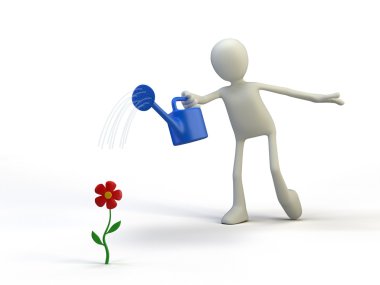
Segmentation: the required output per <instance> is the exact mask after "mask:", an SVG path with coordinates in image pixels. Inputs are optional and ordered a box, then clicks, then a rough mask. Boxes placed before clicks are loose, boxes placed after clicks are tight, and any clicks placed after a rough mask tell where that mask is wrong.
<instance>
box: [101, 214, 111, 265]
mask: <svg viewBox="0 0 380 285" xmlns="http://www.w3.org/2000/svg"><path fill="white" fill-rule="evenodd" d="M109 211H110V212H109V213H110V216H109V219H108V225H107V228H106V230H105V231H104V234H103V245H104V248H105V250H106V261H105V264H108V263H109V261H110V251H109V250H108V246H107V242H106V234H107V232H108V229H109V227H110V224H111V210H109Z"/></svg>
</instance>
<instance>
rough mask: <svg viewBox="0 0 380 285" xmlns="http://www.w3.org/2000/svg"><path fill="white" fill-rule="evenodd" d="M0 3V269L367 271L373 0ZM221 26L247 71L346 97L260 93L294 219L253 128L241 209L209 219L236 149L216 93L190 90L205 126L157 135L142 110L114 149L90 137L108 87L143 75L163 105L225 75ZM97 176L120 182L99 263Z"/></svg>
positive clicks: (245, 274) (372, 200) (129, 277)
mask: <svg viewBox="0 0 380 285" xmlns="http://www.w3.org/2000/svg"><path fill="white" fill-rule="evenodd" d="M0 3H1V4H0V41H1V43H0V98H1V101H0V134H1V137H0V138H1V139H0V203H1V205H0V219H1V220H0V250H1V252H0V253H1V259H0V262H1V264H0V272H1V274H0V280H1V283H2V284H51V282H53V281H54V283H55V284H68V283H69V282H71V283H72V284H77V283H79V282H81V283H82V284H104V283H106V282H108V283H109V284H157V283H158V284H161V283H162V284H231V283H233V284H276V283H281V284H334V283H335V284H378V282H379V281H380V278H379V276H378V273H376V270H377V269H378V260H379V254H380V240H379V239H380V209H379V201H380V194H379V190H380V189H379V186H380V181H379V176H378V170H379V169H380V167H379V164H380V163H379V154H380V152H379V149H378V147H379V143H380V139H379V135H378V122H379V119H380V115H379V114H380V112H379V110H378V109H379V103H380V99H379V92H378V80H379V79H378V75H379V66H380V56H379V50H380V41H379V37H378V27H379V26H380V18H379V17H378V13H379V8H378V7H377V6H376V1H215V2H213V1H201V2H200V3H198V2H196V1H187V2H182V1H1V2H0ZM228 37H233V38H237V39H239V40H240V41H241V42H243V43H244V44H245V46H246V48H247V50H248V53H249V55H250V66H249V69H248V72H247V75H246V80H248V81H259V82H265V83H270V84H274V85H280V86H287V87H290V88H293V89H299V90H303V91H310V92H316V93H323V94H328V93H332V92H336V91H339V92H340V93H341V96H342V99H344V100H345V102H346V104H345V105H344V106H342V107H341V106H338V105H335V104H313V103H310V102H306V101H300V100H295V99H292V98H289V97H286V96H282V95H278V94H272V93H267V92H263V93H262V97H263V100H264V102H265V103H266V105H267V107H268V109H269V110H270V112H271V114H272V116H273V118H274V120H275V123H276V126H277V130H278V145H279V155H280V163H281V167H282V171H283V175H284V178H285V180H286V182H287V184H288V186H289V187H290V188H292V189H295V190H296V191H297V192H298V193H299V196H300V198H301V202H302V204H303V216H302V219H300V220H299V221H289V220H287V218H286V215H285V214H284V212H283V211H282V209H281V207H280V206H279V204H278V202H277V200H276V197H275V193H274V187H273V184H272V181H271V176H270V171H269V162H268V150H267V145H266V139H265V138H257V139H253V140H250V141H247V143H246V149H245V156H244V169H243V173H244V186H245V192H246V199H247V206H248V211H249V216H250V221H249V222H248V223H244V224H241V225H236V226H225V225H221V224H220V223H219V222H220V218H221V217H222V216H223V214H224V213H225V212H226V211H227V210H228V209H229V207H230V205H231V202H232V201H231V198H232V179H231V178H232V165H233V155H234V136H233V132H232V129H231V127H230V125H229V121H228V117H227V114H226V111H225V108H224V106H223V102H222V101H215V102H212V103H210V104H209V105H206V106H203V107H202V110H203V114H204V117H205V121H206V125H207V129H208V133H209V138H207V139H206V140H203V141H199V142H196V143H192V144H189V145H184V146H177V147H173V146H172V144H171V140H170V136H169V132H168V131H167V127H166V125H165V123H164V121H163V120H161V119H160V118H159V117H158V115H157V114H155V112H154V111H153V110H150V111H148V112H145V113H141V112H140V113H137V115H136V117H135V119H134V121H133V124H132V126H131V130H130V133H129V137H128V141H127V144H126V147H125V149H114V150H101V149H99V148H98V147H97V142H98V138H99V135H100V132H101V129H102V127H103V124H104V122H105V120H106V118H107V115H108V114H109V112H110V110H111V109H112V107H113V106H114V104H115V103H116V102H117V101H118V100H119V98H121V97H122V96H124V95H125V94H128V93H130V92H131V91H132V90H133V89H134V88H135V87H136V86H137V85H139V84H141V83H146V84H149V85H150V86H152V87H153V88H154V90H155V92H156V102H157V103H159V104H160V106H161V107H162V108H164V109H165V110H167V111H169V109H170V100H171V98H172V97H174V96H178V95H179V94H180V92H181V91H182V90H184V89H187V90H190V91H192V92H195V93H198V94H201V95H203V94H207V93H209V92H211V91H214V90H216V89H218V88H220V87H222V86H224V85H225V84H226V82H223V81H222V80H221V79H220V78H218V76H217V75H216V74H215V72H214V71H213V69H212V66H211V64H210V60H209V55H210V51H211V48H212V46H213V45H214V44H215V43H216V42H217V41H219V40H221V39H223V38H228ZM107 180H114V181H115V182H116V183H117V184H118V187H119V188H120V189H122V190H123V193H124V197H123V200H122V201H121V202H120V203H119V205H118V207H117V208H116V209H115V210H113V216H114V221H117V220H119V219H121V220H122V226H121V228H120V230H119V231H118V232H116V233H114V234H112V235H111V236H109V238H108V242H109V245H110V248H111V265H109V266H104V265H103V264H102V261H103V259H104V252H103V249H102V247H100V246H97V245H96V244H94V243H93V242H92V240H91V237H90V233H91V231H92V230H95V231H96V232H98V233H99V234H100V233H101V232H102V231H103V230H104V227H105V225H106V222H107V211H106V209H105V208H98V207H97V206H96V205H95V204H94V202H93V200H94V198H95V197H96V195H95V193H94V192H93V189H94V187H95V186H96V185H97V184H98V183H104V182H105V181H107ZM3 281H5V282H3Z"/></svg>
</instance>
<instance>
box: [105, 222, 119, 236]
mask: <svg viewBox="0 0 380 285" xmlns="http://www.w3.org/2000/svg"><path fill="white" fill-rule="evenodd" d="M120 224H121V221H118V222H117V223H114V224H113V225H112V227H111V228H110V229H109V230H108V232H107V234H110V233H113V232H116V231H117V229H118V228H119V227H120Z"/></svg>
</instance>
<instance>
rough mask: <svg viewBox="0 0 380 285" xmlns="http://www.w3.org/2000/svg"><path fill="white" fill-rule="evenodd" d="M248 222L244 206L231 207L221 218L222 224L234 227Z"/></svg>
mask: <svg viewBox="0 0 380 285" xmlns="http://www.w3.org/2000/svg"><path fill="white" fill-rule="evenodd" d="M246 221H248V213H247V209H246V207H245V206H232V208H231V209H230V210H229V211H228V212H227V213H226V214H225V215H224V217H223V218H222V224H226V225H235V224H239V223H244V222H246Z"/></svg>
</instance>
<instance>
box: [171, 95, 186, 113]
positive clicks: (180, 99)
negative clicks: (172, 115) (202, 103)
mask: <svg viewBox="0 0 380 285" xmlns="http://www.w3.org/2000/svg"><path fill="white" fill-rule="evenodd" d="M178 101H187V98H186V97H174V98H173V99H172V108H173V111H177V110H178V108H177V104H176V103H177V102H178Z"/></svg>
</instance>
